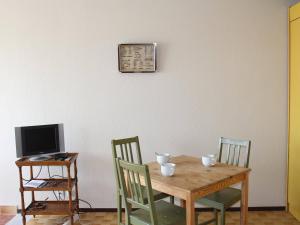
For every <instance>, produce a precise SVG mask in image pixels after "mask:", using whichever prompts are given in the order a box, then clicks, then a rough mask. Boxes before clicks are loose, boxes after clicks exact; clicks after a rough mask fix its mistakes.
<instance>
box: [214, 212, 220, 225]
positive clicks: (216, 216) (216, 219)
mask: <svg viewBox="0 0 300 225" xmlns="http://www.w3.org/2000/svg"><path fill="white" fill-rule="evenodd" d="M214 217H215V223H214V224H215V225H218V222H219V218H218V210H217V209H214Z"/></svg>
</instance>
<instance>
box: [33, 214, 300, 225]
mask: <svg viewBox="0 0 300 225" xmlns="http://www.w3.org/2000/svg"><path fill="white" fill-rule="evenodd" d="M210 216H211V213H207V212H203V213H201V214H200V218H202V219H204V218H206V219H207V218H210ZM226 219H227V221H226V225H238V224H239V212H228V213H226ZM65 220H66V218H65V217H61V216H47V217H46V216H38V217H36V218H35V219H31V220H30V221H28V223H27V224H28V225H59V224H62V223H63V222H64V221H65ZM116 221H117V219H116V213H84V214H80V220H79V221H77V222H76V223H75V224H76V225H80V224H81V225H116ZM248 224H249V225H300V222H298V221H297V220H296V219H295V218H294V217H293V216H291V215H290V214H288V213H286V212H284V211H276V212H272V211H268V212H249V222H248Z"/></svg>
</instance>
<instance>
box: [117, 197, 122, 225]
mask: <svg viewBox="0 0 300 225" xmlns="http://www.w3.org/2000/svg"><path fill="white" fill-rule="evenodd" d="M117 211H118V212H117V216H118V225H121V224H122V196H121V195H120V194H119V193H118V196H117Z"/></svg>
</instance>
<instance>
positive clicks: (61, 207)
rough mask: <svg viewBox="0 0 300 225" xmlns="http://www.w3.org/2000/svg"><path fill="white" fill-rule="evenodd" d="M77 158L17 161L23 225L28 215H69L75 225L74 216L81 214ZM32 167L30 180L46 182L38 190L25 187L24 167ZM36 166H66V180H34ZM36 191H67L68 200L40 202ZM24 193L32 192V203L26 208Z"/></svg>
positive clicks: (72, 155) (75, 156) (71, 154)
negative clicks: (72, 167)
mask: <svg viewBox="0 0 300 225" xmlns="http://www.w3.org/2000/svg"><path fill="white" fill-rule="evenodd" d="M77 157H78V153H67V158H66V159H65V160H62V161H60V160H54V159H49V160H46V161H30V160H29V158H21V159H19V160H17V161H16V165H17V166H18V168H19V179H20V193H21V206H22V211H21V213H22V217H23V225H25V224H26V215H33V216H36V215H68V216H69V217H70V221H71V225H73V224H74V221H73V216H74V214H75V213H78V212H79V198H78V179H77ZM72 164H74V175H73V177H72V176H71V166H72ZM25 166H29V167H30V180H44V181H46V185H44V186H42V187H37V188H29V187H24V186H23V174H22V167H25ZM35 166H65V167H66V168H67V177H66V178H58V179H56V178H49V179H42V178H34V177H33V167H35ZM73 188H75V195H74V199H72V190H73ZM36 191H67V192H68V200H66V201H64V200H61V201H40V200H36V199H35V192H36ZM24 192H31V203H30V204H29V205H28V206H27V207H26V206H25V200H24Z"/></svg>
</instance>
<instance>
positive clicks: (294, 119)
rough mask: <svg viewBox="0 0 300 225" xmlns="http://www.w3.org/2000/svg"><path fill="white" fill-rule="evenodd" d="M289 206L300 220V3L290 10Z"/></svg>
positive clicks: (291, 211)
mask: <svg viewBox="0 0 300 225" xmlns="http://www.w3.org/2000/svg"><path fill="white" fill-rule="evenodd" d="M289 71H290V75H289V76H290V77H289V140H288V142H289V148H288V149H289V150H288V208H289V211H290V213H291V214H292V215H294V216H295V217H296V218H297V219H298V220H299V221H300V3H298V4H296V5H294V6H292V7H291V8H290V11H289Z"/></svg>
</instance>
